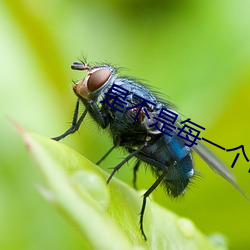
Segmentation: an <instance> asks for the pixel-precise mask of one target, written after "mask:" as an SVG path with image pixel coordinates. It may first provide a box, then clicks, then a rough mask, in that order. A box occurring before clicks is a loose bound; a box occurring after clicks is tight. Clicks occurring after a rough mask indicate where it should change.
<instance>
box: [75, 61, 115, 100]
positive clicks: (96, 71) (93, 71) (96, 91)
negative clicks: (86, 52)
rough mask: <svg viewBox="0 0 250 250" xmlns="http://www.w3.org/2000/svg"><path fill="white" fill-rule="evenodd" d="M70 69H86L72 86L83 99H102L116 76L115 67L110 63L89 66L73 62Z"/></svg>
mask: <svg viewBox="0 0 250 250" xmlns="http://www.w3.org/2000/svg"><path fill="white" fill-rule="evenodd" d="M71 69H74V70H87V71H88V72H87V74H86V76H85V77H84V78H83V79H82V80H80V81H79V82H77V83H76V84H75V86H74V87H73V90H74V92H75V94H76V95H77V96H78V97H80V98H81V99H84V100H90V99H102V96H103V95H104V92H106V89H108V88H109V87H110V86H111V85H112V83H113V81H114V79H115V78H116V72H115V69H114V68H113V67H111V66H110V65H99V66H89V65H88V64H86V63H83V62H74V63H73V64H72V66H71Z"/></svg>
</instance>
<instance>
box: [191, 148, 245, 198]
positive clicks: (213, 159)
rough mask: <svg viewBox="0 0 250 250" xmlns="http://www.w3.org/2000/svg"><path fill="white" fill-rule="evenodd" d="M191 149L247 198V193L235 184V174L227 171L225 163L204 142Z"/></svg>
mask: <svg viewBox="0 0 250 250" xmlns="http://www.w3.org/2000/svg"><path fill="white" fill-rule="evenodd" d="M192 148H193V150H194V151H195V152H196V153H197V154H198V155H199V156H200V157H201V158H202V159H203V160H204V161H205V162H206V163H207V164H208V165H209V167H211V168H212V169H213V170H214V171H215V172H216V173H217V174H219V175H221V176H222V177H223V178H224V179H226V180H227V181H228V182H229V183H231V184H232V185H233V186H234V187H235V188H236V189H237V190H238V191H239V192H240V193H241V194H242V195H244V196H245V198H247V199H248V197H247V195H246V194H245V193H244V192H243V191H242V189H241V188H240V187H239V186H238V185H237V184H236V178H235V176H234V175H233V174H232V173H231V172H230V171H229V169H228V168H227V167H226V165H225V164H224V163H223V162H222V161H221V160H220V159H219V158H218V157H217V156H216V155H214V154H213V153H212V151H210V150H209V149H208V148H207V147H206V146H205V145H204V144H202V143H199V144H198V145H193V146H192Z"/></svg>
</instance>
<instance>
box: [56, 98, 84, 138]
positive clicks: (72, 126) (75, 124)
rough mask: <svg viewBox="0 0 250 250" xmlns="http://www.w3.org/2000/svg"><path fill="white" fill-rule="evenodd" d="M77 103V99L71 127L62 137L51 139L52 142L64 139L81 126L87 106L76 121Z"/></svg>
mask: <svg viewBox="0 0 250 250" xmlns="http://www.w3.org/2000/svg"><path fill="white" fill-rule="evenodd" d="M79 103H80V101H79V99H78V100H77V102H76V106H75V110H74V116H73V120H72V124H71V127H70V128H69V129H68V130H67V131H66V132H65V133H63V134H62V135H59V136H57V137H54V138H52V139H53V140H55V141H60V140H61V139H63V138H64V137H66V136H68V135H69V134H73V133H75V132H76V131H77V130H78V129H79V127H80V125H81V123H82V121H83V119H84V117H85V116H86V114H87V112H88V109H89V108H88V107H89V106H87V107H86V109H85V110H84V112H83V113H82V115H81V117H80V118H79V120H78V121H77V118H78V112H79Z"/></svg>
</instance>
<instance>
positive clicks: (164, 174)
mask: <svg viewBox="0 0 250 250" xmlns="http://www.w3.org/2000/svg"><path fill="white" fill-rule="evenodd" d="M166 173H167V172H164V173H163V174H162V175H160V176H159V177H158V178H157V180H156V181H155V182H154V183H153V185H152V186H151V187H150V188H149V189H148V190H147V192H146V193H145V194H144V195H143V201H142V208H141V212H140V230H141V233H142V236H143V238H144V240H147V236H146V234H145V232H144V229H143V216H144V212H145V208H146V200H147V198H148V196H149V195H150V194H151V193H152V192H153V191H154V190H155V189H156V188H157V186H158V185H159V184H160V183H161V182H162V180H163V178H164V177H165V176H166Z"/></svg>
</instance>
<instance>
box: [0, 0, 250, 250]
mask: <svg viewBox="0 0 250 250" xmlns="http://www.w3.org/2000/svg"><path fill="white" fill-rule="evenodd" d="M151 2H152V1H146V0H144V1H143V0H140V1H125V0H124V1H111V0H110V1H93V2H91V1H57V0H55V1H48V0H40V1H36V2H32V1H2V2H1V3H0V30H1V35H0V55H1V56H0V66H1V75H0V124H1V125H0V126H1V127H0V138H1V139H0V155H1V158H0V161H1V162H0V202H1V206H0V221H1V223H0V248H1V249H49V248H50V249H72V248H73V247H74V246H81V244H82V239H81V236H80V235H79V234H77V233H76V231H75V230H74V228H73V227H71V226H70V225H68V223H67V222H66V221H64V219H63V218H62V217H61V216H59V215H58V214H57V212H56V211H55V210H54V209H53V208H52V207H51V206H50V205H48V204H47V203H46V202H44V200H43V199H42V198H41V197H40V196H39V195H38V193H37V192H36V190H35V188H34V184H35V183H37V182H39V175H38V174H37V172H36V171H34V170H33V168H32V167H31V164H33V163H32V162H31V161H30V160H29V157H28V155H27V153H26V151H25V149H24V147H23V144H22V142H21V140H20V139H19V137H18V136H17V134H16V132H15V131H14V129H13V128H12V126H11V125H10V123H9V122H8V120H7V117H11V118H12V119H14V120H15V121H17V122H18V123H19V124H21V125H22V126H23V127H25V128H26V129H28V130H32V131H35V132H36V133H40V134H44V135H46V136H47V137H51V136H55V135H58V134H60V133H62V132H64V131H65V130H66V128H68V126H69V122H70V120H71V117H72V112H73V108H74V102H75V97H74V95H73V94H72V90H71V86H72V84H71V80H72V79H73V80H76V79H79V78H81V77H82V73H81V72H74V71H71V70H70V65H71V63H72V62H73V61H74V60H76V59H77V57H81V55H85V56H86V57H87V58H88V61H89V62H95V61H108V62H111V63H112V64H115V65H117V66H124V67H126V68H128V70H124V71H123V72H124V74H125V75H132V76H137V77H138V78H143V79H146V80H148V82H149V83H150V84H152V85H153V86H154V87H155V88H157V89H158V90H160V91H161V92H162V93H163V94H165V95H166V96H168V97H169V98H170V100H171V101H172V102H174V103H175V104H176V105H177V106H178V107H179V109H180V111H181V113H182V114H184V115H185V117H188V118H191V119H192V121H194V122H195V123H197V124H199V125H201V126H203V127H205V128H206V130H205V131H203V132H202V134H203V136H204V137H205V138H208V139H210V140H211V141H213V142H215V143H217V144H219V145H221V146H224V147H226V148H234V147H237V146H239V145H244V146H245V150H246V154H247V156H248V158H250V143H249V141H250V133H249V132H248V124H249V121H250V119H249V107H250V99H249V93H250V84H249V83H250V74H249V72H250V70H249V69H250V42H249V41H250V32H249V30H250V17H249V10H250V2H249V1H247V0H239V1H232V0H229V1H228V0H221V1H215V0H212V1H205V2H204V1H200V2H197V1H192V0H189V1H157V2H152V3H151ZM93 141H94V142H95V143H92V142H93ZM63 143H65V144H67V145H69V146H72V147H73V148H75V149H77V151H79V152H80V153H81V154H83V155H85V156H87V157H88V158H89V159H90V160H92V161H94V162H96V161H97V160H98V159H99V158H100V157H101V156H102V155H103V154H104V153H105V152H106V151H107V150H108V149H109V147H110V145H111V143H112V142H111V140H110V138H109V137H108V136H107V135H106V134H105V133H103V132H102V131H100V132H97V128H96V126H95V125H94V123H93V122H92V121H91V120H90V119H87V120H86V121H85V122H84V124H83V125H82V127H81V129H80V133H76V134H75V135H73V136H71V137H69V138H67V139H65V140H64V141H63ZM211 148H212V149H213V150H214V152H215V153H217V154H218V155H219V156H220V157H221V158H222V159H223V160H224V161H225V162H226V163H227V165H228V166H229V167H230V165H231V164H232V162H233V160H234V158H235V156H236V153H237V152H236V151H233V152H225V151H222V150H220V149H218V148H216V147H211ZM122 157H124V154H123V152H121V151H118V150H117V151H116V152H115V153H112V155H111V156H110V157H109V158H108V159H107V160H106V161H105V162H104V163H103V164H102V167H103V168H104V169H107V168H108V167H110V166H114V165H115V164H116V163H118V162H119V161H120V159H121V158H122ZM195 160H196V162H197V163H196V165H197V169H198V171H200V172H202V173H203V175H202V176H204V177H202V178H197V179H195V180H194V183H193V185H192V187H191V188H190V190H187V192H186V194H185V196H184V198H183V199H181V198H180V199H178V200H177V201H173V200H171V199H169V198H168V197H167V196H166V194H165V193H164V192H163V190H161V189H160V188H158V190H157V191H156V192H155V193H154V199H155V200H156V201H157V202H159V203H161V204H162V205H164V206H166V207H168V208H169V209H171V210H173V211H175V212H176V213H178V214H180V215H181V216H184V217H189V218H191V219H192V221H194V222H195V224H196V225H197V226H198V227H199V228H200V229H201V230H202V231H203V232H205V233H212V232H214V231H218V232H221V233H223V234H224V235H226V236H227V237H228V239H229V242H230V243H231V249H249V246H250V242H249V234H248V232H249V229H250V226H249V223H248V221H250V213H249V209H250V204H249V201H247V200H245V199H244V198H243V197H242V196H241V195H240V194H239V193H238V192H237V191H236V190H234V189H233V188H232V187H231V186H230V185H229V184H227V183H226V182H225V181H224V180H223V179H222V178H220V177H219V176H218V175H216V174H214V173H213V172H212V171H210V169H209V168H208V167H207V166H206V165H205V164H204V163H202V162H201V161H200V160H199V159H196V158H195ZM131 169H132V164H131V165H128V166H125V167H124V168H123V169H121V171H120V172H119V174H118V175H117V177H118V178H120V179H122V180H124V181H126V182H128V183H131V179H132V171H131ZM249 169H250V163H247V162H246V160H245V159H244V157H243V155H242V153H241V154H240V157H239V159H238V161H237V163H236V165H235V167H234V169H232V171H233V173H234V174H235V175H236V177H237V179H238V183H239V184H240V186H241V187H242V188H243V189H244V190H245V192H246V193H247V194H248V196H250V187H249V178H250V174H249V173H248V170H249ZM107 171H109V170H107ZM138 181H139V183H138V186H139V187H140V188H145V189H146V188H147V187H149V185H150V184H151V183H152V181H153V177H152V176H151V174H150V172H149V171H146V174H145V171H144V170H143V169H142V170H141V171H140V173H139V180H138ZM75 248H77V247H75Z"/></svg>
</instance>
